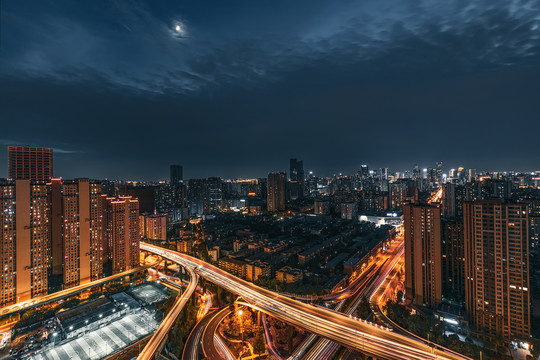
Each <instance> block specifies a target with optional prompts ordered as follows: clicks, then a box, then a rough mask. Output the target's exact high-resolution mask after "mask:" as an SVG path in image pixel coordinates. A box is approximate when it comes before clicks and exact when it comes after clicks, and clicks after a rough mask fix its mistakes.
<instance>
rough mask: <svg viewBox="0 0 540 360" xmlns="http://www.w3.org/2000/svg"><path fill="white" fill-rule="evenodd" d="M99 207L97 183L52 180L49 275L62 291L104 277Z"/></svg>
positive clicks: (98, 186) (82, 180) (100, 204)
mask: <svg viewBox="0 0 540 360" xmlns="http://www.w3.org/2000/svg"><path fill="white" fill-rule="evenodd" d="M101 206H102V203H101V184H100V183H99V182H95V181H90V180H89V179H76V180H69V181H62V180H61V179H52V180H51V212H52V215H53V216H52V219H51V257H52V267H51V274H52V275H62V283H63V285H64V288H70V287H73V286H77V285H80V284H84V283H87V282H90V281H93V280H97V279H99V278H101V277H102V276H103V248H102V245H103V239H102V236H103V229H102V210H101Z"/></svg>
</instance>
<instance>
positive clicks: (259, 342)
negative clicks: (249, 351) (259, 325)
mask: <svg viewBox="0 0 540 360" xmlns="http://www.w3.org/2000/svg"><path fill="white" fill-rule="evenodd" d="M253 350H254V351H255V353H256V354H257V355H260V354H261V353H263V352H265V351H266V344H265V341H264V335H263V332H262V329H261V330H260V331H258V332H257V336H256V337H255V343H254V344H253Z"/></svg>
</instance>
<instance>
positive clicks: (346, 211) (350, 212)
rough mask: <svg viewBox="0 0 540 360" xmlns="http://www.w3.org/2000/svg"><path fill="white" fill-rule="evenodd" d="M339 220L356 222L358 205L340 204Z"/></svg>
mask: <svg viewBox="0 0 540 360" xmlns="http://www.w3.org/2000/svg"><path fill="white" fill-rule="evenodd" d="M341 218H342V219H344V220H358V203H357V202H356V201H350V202H345V203H341Z"/></svg>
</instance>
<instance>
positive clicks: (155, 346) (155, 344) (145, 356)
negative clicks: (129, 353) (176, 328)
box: [137, 267, 199, 360]
mask: <svg viewBox="0 0 540 360" xmlns="http://www.w3.org/2000/svg"><path fill="white" fill-rule="evenodd" d="M187 271H188V272H189V277H190V282H189V286H188V287H187V289H186V291H185V292H184V293H183V294H181V295H180V296H179V297H178V299H177V300H176V301H175V303H174V305H173V308H172V309H171V310H170V311H169V313H168V314H167V315H166V316H165V318H164V319H163V321H162V322H161V325H160V326H159V328H158V329H157V330H156V332H155V333H154V335H152V337H151V338H150V340H149V341H148V343H147V344H146V346H145V347H144V349H143V350H142V351H141V353H140V354H139V356H138V357H137V359H138V360H150V359H154V358H155V356H156V355H157V353H158V352H159V350H160V347H161V346H162V344H163V341H164V340H165V337H166V336H167V334H168V333H169V330H170V329H171V327H172V326H173V324H174V322H175V321H176V318H177V317H178V315H180V312H181V311H182V309H183V308H184V306H185V305H186V303H187V302H188V300H189V298H190V297H191V296H192V295H193V293H194V292H195V289H196V288H197V281H198V279H199V276H198V275H197V274H195V272H194V271H193V268H191V267H188V268H187ZM177 286H178V287H180V285H177Z"/></svg>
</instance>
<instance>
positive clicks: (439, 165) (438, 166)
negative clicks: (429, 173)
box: [435, 161, 443, 184]
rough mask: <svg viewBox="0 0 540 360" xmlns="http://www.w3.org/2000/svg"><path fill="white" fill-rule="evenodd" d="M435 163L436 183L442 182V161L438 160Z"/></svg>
mask: <svg viewBox="0 0 540 360" xmlns="http://www.w3.org/2000/svg"><path fill="white" fill-rule="evenodd" d="M435 165H436V169H435V176H436V181H437V183H438V184H442V183H443V170H442V166H443V163H442V161H439V162H437V163H435Z"/></svg>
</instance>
